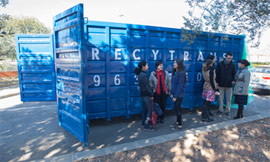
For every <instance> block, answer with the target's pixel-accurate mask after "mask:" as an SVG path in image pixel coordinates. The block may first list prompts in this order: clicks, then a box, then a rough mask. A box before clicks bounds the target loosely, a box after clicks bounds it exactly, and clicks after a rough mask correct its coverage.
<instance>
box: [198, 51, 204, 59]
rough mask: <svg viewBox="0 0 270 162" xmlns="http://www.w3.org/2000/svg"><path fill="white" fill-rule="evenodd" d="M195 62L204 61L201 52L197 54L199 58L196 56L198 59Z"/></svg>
mask: <svg viewBox="0 0 270 162" xmlns="http://www.w3.org/2000/svg"><path fill="white" fill-rule="evenodd" d="M197 61H204V58H203V53H202V51H200V52H199V56H198V59H197Z"/></svg>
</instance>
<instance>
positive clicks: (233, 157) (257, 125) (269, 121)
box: [77, 118, 270, 162]
mask: <svg viewBox="0 0 270 162" xmlns="http://www.w3.org/2000/svg"><path fill="white" fill-rule="evenodd" d="M98 161H100V162H101V161H102V162H104V161H107V162H111V161H115V162H119V161H121V162H124V161H125V162H133V161H134V162H135V161H136V162H137V161H149V162H150V161H151V162H152V161H155V162H159V161H160V162H170V161H175V162H176V161H183V162H206V161H207V162H212V161H215V162H216V161H217V162H227V161H228V162H229V161H239V162H242V161H243V162H244V161H258V162H263V161H270V118H266V119H262V120H257V121H253V122H249V123H245V124H240V125H237V126H231V127H229V128H226V129H225V128H224V129H220V130H217V131H213V132H209V133H203V134H200V135H193V134H189V135H187V137H186V138H183V139H179V140H174V141H170V142H166V143H163V144H158V145H153V146H148V147H144V148H140V149H135V150H131V151H125V152H120V153H115V154H110V155H106V156H101V157H96V158H89V159H84V160H80V161H77V162H98Z"/></svg>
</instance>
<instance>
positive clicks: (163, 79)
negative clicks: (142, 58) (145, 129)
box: [149, 61, 171, 123]
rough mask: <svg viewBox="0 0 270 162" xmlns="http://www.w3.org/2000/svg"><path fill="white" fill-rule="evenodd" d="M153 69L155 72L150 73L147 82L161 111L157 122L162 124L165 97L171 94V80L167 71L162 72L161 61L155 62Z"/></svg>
mask: <svg viewBox="0 0 270 162" xmlns="http://www.w3.org/2000/svg"><path fill="white" fill-rule="evenodd" d="M155 67H156V70H155V71H152V72H151V74H150V79H149V80H150V86H151V87H152V90H153V92H154V101H155V102H156V103H158V105H159V107H160V108H161V110H162V111H163V114H162V115H161V116H159V118H158V122H160V123H163V122H164V113H165V110H166V108H165V107H166V100H167V95H169V94H170V92H171V79H170V75H169V73H168V71H165V70H163V63H162V62H161V61H157V62H156V63H155Z"/></svg>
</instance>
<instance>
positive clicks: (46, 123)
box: [0, 95, 270, 161]
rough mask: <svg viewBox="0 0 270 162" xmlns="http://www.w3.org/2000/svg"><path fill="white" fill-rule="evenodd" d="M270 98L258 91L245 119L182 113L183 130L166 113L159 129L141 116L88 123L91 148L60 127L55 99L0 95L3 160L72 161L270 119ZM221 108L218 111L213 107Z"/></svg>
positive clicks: (170, 114) (245, 113)
mask: <svg viewBox="0 0 270 162" xmlns="http://www.w3.org/2000/svg"><path fill="white" fill-rule="evenodd" d="M269 99H270V96H257V95H255V99H254V101H253V102H252V103H251V104H250V105H248V107H247V108H246V110H245V111H244V115H245V118H243V119H241V120H232V118H233V116H234V114H235V113H236V109H233V110H232V111H233V112H232V116H231V117H227V116H225V115H219V116H217V115H216V116H215V117H214V119H215V121H214V122H211V123H203V122H201V121H200V111H194V112H188V113H185V114H184V115H183V121H184V122H183V129H182V130H178V131H172V130H171V129H170V128H169V124H171V123H172V122H173V121H174V120H175V117H174V115H173V112H168V113H167V116H166V120H165V123H164V124H158V125H157V126H156V131H154V132H145V131H143V130H142V126H141V121H140V116H132V117H131V118H130V119H125V118H123V117H122V118H113V119H112V121H111V122H107V121H105V120H104V119H99V120H93V121H91V123H90V134H89V136H88V138H89V146H84V145H83V144H82V143H80V142H79V141H78V140H77V139H76V138H74V137H73V136H71V135H70V134H69V133H68V132H66V131H65V130H64V129H63V128H62V127H59V126H58V121H57V107H56V102H28V103H22V102H20V97H19V95H17V96H13V97H8V98H4V99H0V132H1V137H0V152H1V157H0V161H31V160H38V161H74V160H78V159H82V158H87V157H91V156H92V157H95V156H101V155H106V154H109V153H114V152H119V151H124V150H130V149H135V148H140V147H145V146H149V145H152V144H158V143H163V142H166V141H170V140H174V139H177V138H182V137H184V136H186V135H188V134H190V133H202V132H205V131H213V130H216V129H220V128H224V127H227V126H230V125H235V124H240V123H244V122H248V121H252V120H257V119H260V118H265V117H268V115H269V114H270V112H269V105H270V100H269ZM213 111H217V110H213Z"/></svg>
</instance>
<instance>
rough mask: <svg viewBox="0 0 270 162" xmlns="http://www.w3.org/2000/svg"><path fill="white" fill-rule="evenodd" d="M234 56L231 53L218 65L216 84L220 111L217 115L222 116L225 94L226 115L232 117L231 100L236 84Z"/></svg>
mask: <svg viewBox="0 0 270 162" xmlns="http://www.w3.org/2000/svg"><path fill="white" fill-rule="evenodd" d="M232 59H233V56H232V54H231V53H227V54H226V55H225V60H223V61H221V62H219V63H218V65H217V69H216V82H217V85H218V87H219V91H220V96H219V111H218V112H217V114H222V113H223V112H224V110H223V99H224V93H225V94H226V110H225V114H226V115H228V116H229V115H230V111H231V100H232V86H233V85H234V84H235V81H234V77H235V73H236V70H235V65H234V64H233V62H232Z"/></svg>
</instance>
